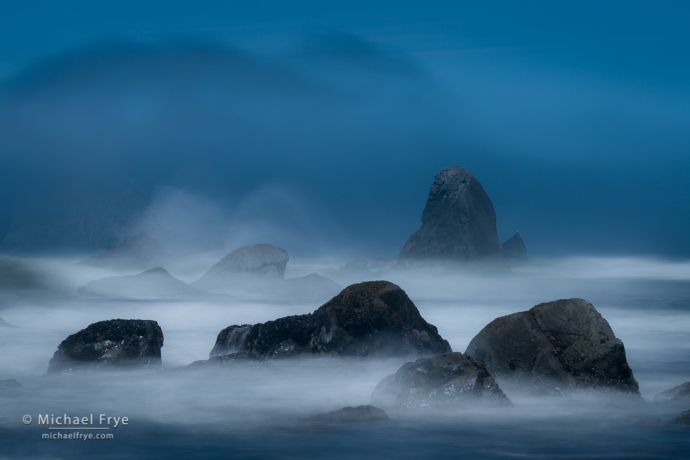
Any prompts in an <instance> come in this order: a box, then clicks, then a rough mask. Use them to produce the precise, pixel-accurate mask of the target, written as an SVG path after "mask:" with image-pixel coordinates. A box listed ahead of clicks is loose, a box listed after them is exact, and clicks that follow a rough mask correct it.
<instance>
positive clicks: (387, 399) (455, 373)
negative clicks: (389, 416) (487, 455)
mask: <svg viewBox="0 0 690 460" xmlns="http://www.w3.org/2000/svg"><path fill="white" fill-rule="evenodd" d="M371 403H372V404H376V405H377V406H381V407H394V408H396V409H459V408H463V407H470V406H511V405H512V404H511V402H510V400H509V399H508V397H507V396H506V395H505V394H503V391H501V389H500V388H499V387H498V385H497V384H496V382H495V381H494V379H493V378H492V377H491V375H489V373H488V372H487V371H486V369H485V368H484V367H483V366H482V365H481V364H479V363H477V362H476V361H474V360H473V359H471V358H470V357H468V356H466V355H463V354H462V353H449V354H445V355H440V356H433V357H431V358H426V359H418V360H417V361H415V362H411V363H407V364H405V365H403V366H402V367H401V368H400V369H398V371H397V372H396V373H395V374H393V375H389V376H388V377H386V378H384V379H383V380H381V382H379V384H378V385H377V386H376V389H375V390H374V393H373V394H372V395H371Z"/></svg>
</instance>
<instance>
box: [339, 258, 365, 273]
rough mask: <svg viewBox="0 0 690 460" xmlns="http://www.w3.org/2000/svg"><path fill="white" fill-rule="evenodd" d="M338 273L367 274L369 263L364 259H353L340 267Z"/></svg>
mask: <svg viewBox="0 0 690 460" xmlns="http://www.w3.org/2000/svg"><path fill="white" fill-rule="evenodd" d="M340 271H345V272H368V271H369V262H367V260H366V259H354V260H348V261H347V262H345V265H343V266H342V267H340Z"/></svg>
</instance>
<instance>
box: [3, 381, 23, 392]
mask: <svg viewBox="0 0 690 460" xmlns="http://www.w3.org/2000/svg"><path fill="white" fill-rule="evenodd" d="M23 386H24V385H22V383H21V382H20V381H19V380H15V379H6V380H0V390H5V389H10V388H21V387H23Z"/></svg>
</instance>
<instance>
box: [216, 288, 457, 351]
mask: <svg viewBox="0 0 690 460" xmlns="http://www.w3.org/2000/svg"><path fill="white" fill-rule="evenodd" d="M450 351H451V350H450V345H448V342H447V341H446V340H444V339H443V338H442V337H441V336H440V335H439V334H438V331H437V329H436V327H435V326H433V325H431V324H429V323H427V322H426V321H425V320H424V318H422V316H421V315H420V314H419V310H417V307H416V306H415V305H414V303H412V301H411V300H410V299H409V297H407V294H406V293H405V291H403V290H402V289H400V287H398V286H396V285H395V284H393V283H390V282H388V281H370V282H365V283H359V284H354V285H352V286H349V287H347V288H345V289H344V290H343V291H342V292H340V294H338V295H337V296H335V297H334V298H333V299H331V300H330V301H329V302H327V303H326V304H324V305H323V306H321V307H320V308H319V309H317V310H316V311H315V312H313V313H310V314H307V315H297V316H288V317H285V318H279V319H277V320H275V321H268V322H266V323H259V324H254V325H249V324H245V325H243V326H237V325H235V326H230V327H227V328H225V329H223V330H222V331H221V332H220V333H219V334H218V338H217V339H216V344H215V346H214V347H213V350H212V351H211V353H210V356H211V357H212V358H213V357H219V356H228V355H245V356H248V357H251V358H259V359H270V358H282V357H293V356H319V355H325V356H358V357H373V356H408V355H431V354H439V353H448V352H450Z"/></svg>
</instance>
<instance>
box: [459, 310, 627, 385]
mask: <svg viewBox="0 0 690 460" xmlns="http://www.w3.org/2000/svg"><path fill="white" fill-rule="evenodd" d="M466 354H467V355H468V356H470V357H472V358H473V359H474V360H476V361H478V362H480V363H482V364H483V365H484V367H486V369H487V370H488V371H489V372H490V373H491V375H492V376H493V377H494V378H495V379H496V381H497V382H498V383H499V385H501V387H502V388H503V389H504V390H507V389H508V388H509V387H512V388H513V389H515V390H516V391H527V392H529V393H536V394H554V395H557V394H562V393H563V392H564V391H567V390H575V389H608V390H616V391H618V392H623V393H630V394H635V395H639V389H638V384H637V381H636V380H635V378H634V377H633V373H632V370H631V369H630V367H629V366H628V363H627V360H626V357H625V347H624V346H623V342H621V340H620V339H617V338H616V336H615V335H614V333H613V331H612V330H611V327H610V326H609V323H608V322H607V321H606V320H605V319H604V318H603V317H602V316H601V315H600V314H599V312H598V311H597V310H596V309H595V308H594V307H593V306H592V305H591V304H590V303H588V302H586V301H585V300H582V299H565V300H556V301H554V302H548V303H542V304H539V305H537V306H535V307H533V308H532V309H530V310H529V311H525V312H520V313H514V314H512V315H508V316H503V317H501V318H497V319H495V320H493V321H492V322H491V323H489V324H488V325H487V326H486V327H484V329H482V330H481V332H479V334H477V335H476V336H475V337H474V338H473V339H472V341H471V342H470V344H469V346H468V347H467V350H466Z"/></svg>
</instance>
